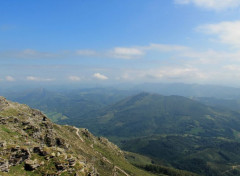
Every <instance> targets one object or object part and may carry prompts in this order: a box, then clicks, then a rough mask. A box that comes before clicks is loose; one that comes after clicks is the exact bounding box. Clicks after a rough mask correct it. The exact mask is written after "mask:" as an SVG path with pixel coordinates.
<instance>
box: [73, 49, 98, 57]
mask: <svg viewBox="0 0 240 176" xmlns="http://www.w3.org/2000/svg"><path fill="white" fill-rule="evenodd" d="M76 54H77V55H79V56H95V55H97V52H96V51H94V50H77V51H76Z"/></svg>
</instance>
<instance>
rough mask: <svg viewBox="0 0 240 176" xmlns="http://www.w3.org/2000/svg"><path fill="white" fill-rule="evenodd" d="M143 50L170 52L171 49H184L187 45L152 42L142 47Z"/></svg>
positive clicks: (187, 48) (186, 48)
mask: <svg viewBox="0 0 240 176" xmlns="http://www.w3.org/2000/svg"><path fill="white" fill-rule="evenodd" d="M143 49H144V50H158V51H161V52H172V51H186V50H189V49H190V48H189V47H186V46H182V45H166V44H155V43H152V44H150V45H149V46H146V47H143Z"/></svg>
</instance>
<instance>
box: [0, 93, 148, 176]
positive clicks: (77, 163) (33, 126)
mask: <svg viewBox="0 0 240 176" xmlns="http://www.w3.org/2000/svg"><path fill="white" fill-rule="evenodd" d="M0 175H3V176H4V175H29V176H30V175H31V176H32V175H46V176H55V175H62V176H64V175H74V176H77V175H78V176H97V175H101V176H102V175H105V176H111V175H114V176H115V175H118V176H121V175H122V176H130V175H137V176H141V175H142V176H148V175H151V174H149V173H147V172H145V171H143V170H140V169H137V168H136V167H134V166H133V165H131V164H129V163H128V162H127V161H126V160H125V158H124V155H123V152H122V151H121V150H120V149H119V148H118V147H117V146H116V145H114V144H112V143H110V142H109V141H108V140H107V139H105V138H102V137H95V136H93V135H92V134H91V133H90V132H89V131H88V130H87V129H79V128H76V127H72V126H66V125H65V126H60V125H56V124H54V123H52V122H51V121H50V120H49V119H48V118H47V117H46V116H45V115H44V114H42V113H41V112H40V111H38V110H35V109H31V108H29V107H28V106H26V105H21V104H18V103H13V102H10V101H7V100H6V99H5V98H4V97H0Z"/></svg>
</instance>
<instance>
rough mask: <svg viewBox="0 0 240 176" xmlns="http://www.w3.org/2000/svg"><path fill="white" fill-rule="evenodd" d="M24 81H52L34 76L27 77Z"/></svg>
mask: <svg viewBox="0 0 240 176" xmlns="http://www.w3.org/2000/svg"><path fill="white" fill-rule="evenodd" d="M26 79H27V80H28V81H54V79H52V78H40V77H35V76H27V77H26Z"/></svg>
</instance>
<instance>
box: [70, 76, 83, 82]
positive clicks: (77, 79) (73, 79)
mask: <svg viewBox="0 0 240 176" xmlns="http://www.w3.org/2000/svg"><path fill="white" fill-rule="evenodd" d="M68 79H69V80H71V81H81V78H80V77H79V76H69V77H68Z"/></svg>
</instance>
